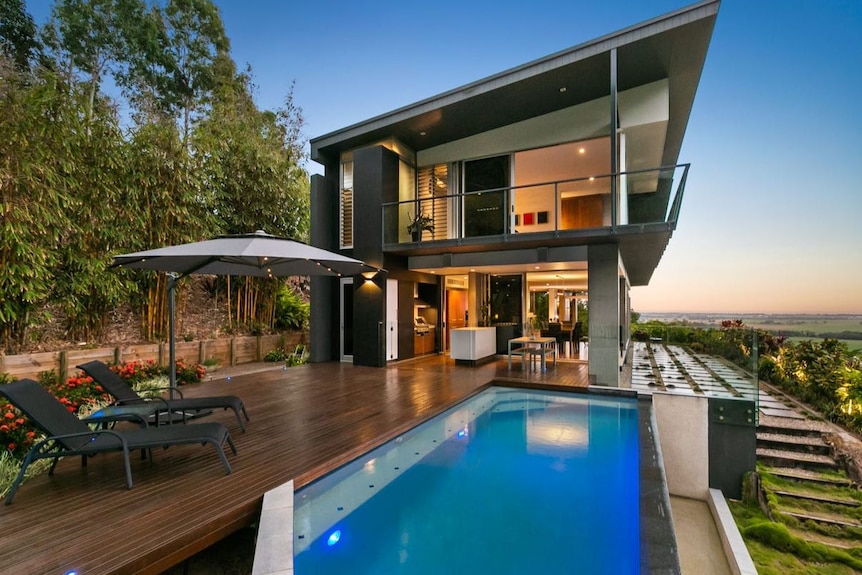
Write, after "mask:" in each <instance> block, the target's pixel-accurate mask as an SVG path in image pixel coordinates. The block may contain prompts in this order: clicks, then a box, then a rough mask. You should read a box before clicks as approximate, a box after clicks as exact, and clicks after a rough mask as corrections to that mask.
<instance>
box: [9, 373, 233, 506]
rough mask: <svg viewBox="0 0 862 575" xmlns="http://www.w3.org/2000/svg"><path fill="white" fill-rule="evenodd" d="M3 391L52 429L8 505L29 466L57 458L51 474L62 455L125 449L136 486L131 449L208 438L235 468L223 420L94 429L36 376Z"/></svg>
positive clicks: (29, 460)
mask: <svg viewBox="0 0 862 575" xmlns="http://www.w3.org/2000/svg"><path fill="white" fill-rule="evenodd" d="M0 395H3V396H5V397H6V398H7V399H8V400H9V402H10V403H12V404H13V405H14V406H15V407H17V408H18V409H20V410H21V411H22V412H23V413H24V414H25V415H26V416H27V417H28V418H29V419H30V422H31V423H33V424H34V425H35V426H37V427H39V428H40V429H41V430H42V431H44V432H45V433H46V434H47V437H46V438H45V439H44V440H42V441H40V442H38V443H36V444H35V445H34V446H33V447H32V448H31V449H30V451H29V452H28V453H27V455H26V456H25V457H24V461H23V462H22V464H21V471H19V472H18V476H17V477H16V478H15V482H14V483H13V484H12V488H11V489H10V490H9V494H8V495H7V496H6V505H9V504H10V503H12V499H13V498H14V497H15V492H16V491H17V490H18V487H19V486H20V485H21V481H22V480H23V479H24V473H25V472H26V471H27V467H28V466H29V465H30V464H31V463H33V462H34V461H36V460H38V459H49V458H52V459H54V462H53V463H52V464H51V470H50V471H49V475H53V474H54V467H55V466H56V465H57V461H59V459H60V458H61V457H65V456H67V455H80V456H81V463H82V465H86V463H87V458H88V457H92V456H93V455H96V454H98V453H102V452H105V451H122V452H123V461H124V463H125V466H126V485H127V486H128V488H129V489H131V488H132V469H131V463H130V461H129V453H131V452H132V451H135V450H138V449H142V450H145V451H150V450H151V449H152V448H154V447H169V446H171V445H183V444H192V443H201V444H204V443H209V444H212V445H213V446H214V447H215V448H216V450H217V451H218V454H219V457H220V458H221V462H222V464H223V465H224V469H225V471H226V472H227V473H228V474H229V473H230V472H231V468H230V464H229V463H228V461H227V457H225V454H224V448H223V447H222V446H223V445H224V443H227V444H228V445H229V446H230V448H231V451H233V453H234V454H236V447H235V446H234V444H233V440H232V439H231V437H230V433H229V432H228V430H227V428H226V427H225V426H224V425H222V424H221V423H218V422H214V421H213V422H207V423H194V424H191V425H169V426H161V427H147V428H142V429H130V430H122V431H118V430H114V429H99V430H92V429H90V427H89V426H88V425H87V424H86V423H84V422H83V421H81V420H80V419H78V418H77V417H75V415H74V414H72V413H70V412H69V411H68V410H67V409H66V407H65V406H64V405H63V404H62V403H60V402H59V401H57V399H56V398H55V397H54V396H53V395H51V394H50V392H48V390H47V389H45V388H44V387H42V386H41V385H39V384H38V383H37V382H35V381H33V380H32V379H21V380H19V381H15V382H12V383H9V384H6V385H0Z"/></svg>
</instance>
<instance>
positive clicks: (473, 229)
mask: <svg viewBox="0 0 862 575" xmlns="http://www.w3.org/2000/svg"><path fill="white" fill-rule="evenodd" d="M509 165H510V162H509V156H494V157H493V158H483V159H481V160H470V161H467V162H464V187H463V190H464V237H465V238H470V237H478V236H496V235H502V234H503V233H504V232H505V230H506V217H507V215H508V209H507V206H506V197H507V194H508V189H507V188H508V187H509V185H510V184H509V182H510V181H511V177H510V176H511V171H510V167H509ZM483 190H495V191H490V192H483Z"/></svg>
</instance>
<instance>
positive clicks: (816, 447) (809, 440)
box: [757, 425, 841, 471]
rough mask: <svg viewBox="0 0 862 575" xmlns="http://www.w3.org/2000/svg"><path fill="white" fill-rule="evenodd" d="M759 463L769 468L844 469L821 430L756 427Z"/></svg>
mask: <svg viewBox="0 0 862 575" xmlns="http://www.w3.org/2000/svg"><path fill="white" fill-rule="evenodd" d="M757 460H758V461H760V462H761V463H763V464H764V465H768V466H770V467H779V468H802V469H808V470H812V471H824V470H833V471H837V470H839V469H841V466H840V465H839V463H838V462H837V461H836V460H835V459H834V458H833V457H832V448H831V446H830V445H829V444H828V443H826V442H825V441H824V440H823V436H822V434H821V433H820V432H819V431H816V430H811V429H805V428H801V427H776V426H765V425H761V426H759V427H758V428H757Z"/></svg>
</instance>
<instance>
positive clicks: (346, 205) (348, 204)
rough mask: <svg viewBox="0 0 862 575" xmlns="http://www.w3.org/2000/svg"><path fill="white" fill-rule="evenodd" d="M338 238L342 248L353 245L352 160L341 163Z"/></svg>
mask: <svg viewBox="0 0 862 575" xmlns="http://www.w3.org/2000/svg"><path fill="white" fill-rule="evenodd" d="M339 204H340V206H339V208H340V209H339V214H340V218H339V238H340V242H341V247H342V248H352V247H353V162H344V163H343V164H341V196H340V198H339Z"/></svg>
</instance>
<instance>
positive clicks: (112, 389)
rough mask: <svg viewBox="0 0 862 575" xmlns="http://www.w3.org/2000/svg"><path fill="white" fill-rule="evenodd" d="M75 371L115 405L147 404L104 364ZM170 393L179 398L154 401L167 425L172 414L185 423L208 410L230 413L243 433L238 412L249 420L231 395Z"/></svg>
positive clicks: (89, 363) (96, 362)
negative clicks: (160, 405)
mask: <svg viewBox="0 0 862 575" xmlns="http://www.w3.org/2000/svg"><path fill="white" fill-rule="evenodd" d="M77 367H78V369H81V370H83V371H84V372H85V373H86V374H87V375H89V376H90V377H92V378H93V379H94V380H96V381H97V382H98V383H99V385H101V386H102V387H103V388H104V390H105V391H107V392H108V393H110V394H111V395H113V396H114V399H115V400H116V402H115V404H116V405H119V406H125V405H127V406H134V405H140V404H141V403H143V402H147V401H150V400H148V399H147V398H145V397H141V396H140V395H138V394H137V392H136V391H135V390H134V389H132V386H130V385H129V384H128V383H127V382H126V380H125V379H123V378H122V377H120V376H119V375H117V374H116V373H114V372H113V371H111V369H110V368H109V367H108V366H107V365H106V364H105V363H104V362H101V361H89V362H87V363H82V364H81V365H79V366H77ZM173 391H174V393H177V394H178V395H179V397H178V398H175V399H169V398H164V397H161V398H156V399H155V401H158V402H160V403H163V404H164V406H165V409H166V410H167V414H168V417H167V419H168V420H169V421H172V420H173V416H172V414H174V413H181V414H182V420H183V421H185V419H186V417H187V416H188V417H190V418H195V417H201V416H203V415H207V414H208V413H210V411H209V410H212V409H217V408H222V409H232V410H233V412H234V414H235V415H236V420H237V422H238V423H239V428H240V429H241V430H242V431H243V432H245V424H244V423H243V421H242V417H240V412H242V415H243V416H244V417H245V420H246V421H249V418H248V413H246V411H245V405H244V404H243V402H242V400H241V399H240V398H239V397H237V396H235V395H216V396H211V397H183V394H182V392H181V391H180V390H179V389H177V388H174V390H173ZM157 422H158V419H157V420H156V423H157Z"/></svg>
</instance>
